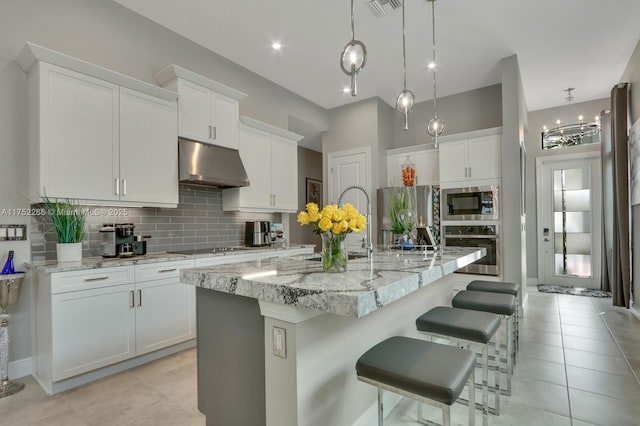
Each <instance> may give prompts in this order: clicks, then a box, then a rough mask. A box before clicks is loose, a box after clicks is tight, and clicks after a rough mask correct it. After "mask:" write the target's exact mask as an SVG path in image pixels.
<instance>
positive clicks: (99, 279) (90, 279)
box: [84, 277, 109, 282]
mask: <svg viewBox="0 0 640 426" xmlns="http://www.w3.org/2000/svg"><path fill="white" fill-rule="evenodd" d="M107 279H109V277H94V278H85V279H84V281H85V282H91V281H104V280H107Z"/></svg>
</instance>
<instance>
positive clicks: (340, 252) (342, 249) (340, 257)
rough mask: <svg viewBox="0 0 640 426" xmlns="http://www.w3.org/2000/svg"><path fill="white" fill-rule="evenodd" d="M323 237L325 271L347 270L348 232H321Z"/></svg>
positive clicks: (323, 265)
mask: <svg viewBox="0 0 640 426" xmlns="http://www.w3.org/2000/svg"><path fill="white" fill-rule="evenodd" d="M320 235H321V237H322V268H323V269H324V271H325V272H346V271H347V259H348V256H347V244H346V241H345V240H346V238H347V234H346V233H345V234H337V235H336V234H333V233H332V232H331V231H329V232H324V233H322V234H320Z"/></svg>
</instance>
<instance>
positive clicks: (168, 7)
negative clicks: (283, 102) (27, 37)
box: [114, 0, 640, 111]
mask: <svg viewBox="0 0 640 426" xmlns="http://www.w3.org/2000/svg"><path fill="white" fill-rule="evenodd" d="M114 1H116V2H117V3H120V4H122V5H124V6H125V7H127V8H129V9H131V10H133V11H135V12H137V13H139V14H141V15H143V16H145V17H147V18H149V19H151V20H152V21H155V22H157V23H159V24H161V25H163V26H165V27H167V28H169V29H171V30H173V31H175V32H176V33H178V34H181V35H183V36H184V37H187V38H189V39H191V40H193V41H195V42H197V43H199V44H201V45H202V46H205V47H207V48H208V49H210V50H212V51H214V52H216V53H218V54H220V55H222V56H224V57H226V58H228V59H230V60H231V61H233V62H236V63H237V64H240V65H242V66H244V67H246V68H248V69H250V70H251V71H253V72H255V73H257V74H259V75H261V76H263V77H265V78H267V79H269V80H271V81H273V82H275V83H277V84H279V85H281V86H283V87H285V88H287V89H289V90H291V91H293V92H295V93H297V94H299V95H300V96H302V97H304V98H306V99H309V100H311V101H313V102H315V103H317V104H319V105H321V106H323V107H325V108H333V107H336V106H340V105H344V104H347V103H350V102H353V101H356V100H361V99H366V98H369V97H372V96H379V97H381V98H382V99H384V100H385V101H386V102H388V103H389V104H390V105H394V104H395V99H396V97H397V95H398V93H399V92H400V90H401V88H402V50H401V49H402V32H401V31H402V27H401V25H402V24H401V22H402V21H401V12H400V9H397V10H394V11H392V12H390V13H388V14H387V15H385V16H383V17H379V16H377V15H376V14H374V13H373V11H372V10H371V9H370V8H369V6H368V5H367V2H368V0H355V2H356V7H355V9H356V16H355V20H356V38H358V39H360V40H362V41H363V42H364V43H365V44H366V46H367V50H368V53H369V55H368V61H367V64H366V66H365V68H364V69H363V70H362V72H361V74H360V75H359V78H358V97H357V98H352V97H351V96H350V95H348V94H344V93H343V92H342V88H343V87H345V86H347V85H348V77H347V76H346V75H345V74H343V73H342V71H341V69H340V66H339V58H340V52H341V51H342V49H343V47H344V45H345V44H346V43H347V42H348V41H349V39H350V16H349V5H350V3H349V0H325V1H318V0H272V1H265V0H228V1H219V0H218V1H216V0H182V1H177V0H114ZM406 10H407V29H406V31H407V68H408V77H407V78H408V88H409V89H410V90H412V91H413V92H414V93H415V95H416V98H417V100H418V101H424V100H428V99H431V98H432V97H433V95H432V82H431V75H430V74H429V73H428V72H427V71H428V70H427V69H426V64H427V63H428V62H429V58H430V52H431V8H430V4H429V3H428V2H427V1H426V0H407V3H406ZM638 17H640V1H638V0H537V1H524V0H485V1H477V0H443V1H437V2H436V31H437V34H436V41H437V47H438V50H437V53H438V97H440V96H446V95H451V94H454V93H460V92H464V91H467V90H471V89H475V88H479V87H484V86H488V85H492V84H497V83H499V82H500V80H501V76H500V71H499V66H498V64H499V61H500V59H502V58H504V57H506V56H509V55H512V54H517V55H518V60H519V63H520V69H521V74H522V81H523V86H524V91H525V97H526V100H527V106H528V109H529V110H530V111H533V110H538V109H542V108H549V107H553V106H558V105H562V104H564V103H565V101H564V93H563V90H564V89H565V88H566V87H568V86H571V87H575V88H576V90H575V92H574V95H575V101H574V102H582V101H587V100H591V99H599V98H604V97H607V96H609V92H610V90H611V87H612V86H613V85H614V84H615V83H617V82H618V81H619V79H620V77H621V75H622V73H623V71H624V67H625V66H626V64H627V62H628V61H629V58H630V57H631V54H632V52H633V49H634V47H635V46H636V43H637V42H638V39H639V38H640V25H638ZM274 41H279V42H280V43H282V46H283V47H282V50H281V51H278V52H275V51H273V50H272V49H271V47H270V46H271V43H272V42H274Z"/></svg>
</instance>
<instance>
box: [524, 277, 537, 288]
mask: <svg viewBox="0 0 640 426" xmlns="http://www.w3.org/2000/svg"><path fill="white" fill-rule="evenodd" d="M537 286H538V279H537V278H533V277H527V287H537Z"/></svg>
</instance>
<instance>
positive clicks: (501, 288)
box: [467, 280, 522, 365]
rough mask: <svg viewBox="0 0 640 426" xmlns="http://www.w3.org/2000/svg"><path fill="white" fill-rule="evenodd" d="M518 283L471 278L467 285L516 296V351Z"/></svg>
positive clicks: (518, 316) (518, 313)
mask: <svg viewBox="0 0 640 426" xmlns="http://www.w3.org/2000/svg"><path fill="white" fill-rule="evenodd" d="M519 287H520V286H519V285H518V284H516V283H508V282H505V281H483V280H473V281H471V282H470V283H469V285H467V290H471V291H486V292H488V293H505V294H511V295H513V296H515V297H516V315H515V318H514V319H515V321H514V326H515V330H514V331H515V342H514V343H515V351H514V353H517V352H518V351H519V350H520V304H521V303H522V302H521V298H520V290H519ZM513 363H514V365H515V363H516V357H515V356H514V357H513Z"/></svg>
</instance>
